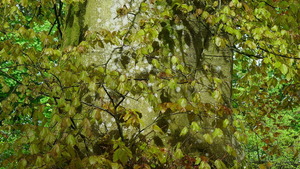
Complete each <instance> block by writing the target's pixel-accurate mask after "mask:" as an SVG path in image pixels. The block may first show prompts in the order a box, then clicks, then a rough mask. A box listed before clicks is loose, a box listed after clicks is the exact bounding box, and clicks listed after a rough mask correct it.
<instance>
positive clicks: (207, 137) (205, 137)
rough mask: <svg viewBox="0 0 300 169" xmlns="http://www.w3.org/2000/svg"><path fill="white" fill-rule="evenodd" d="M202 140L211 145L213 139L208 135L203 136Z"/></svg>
mask: <svg viewBox="0 0 300 169" xmlns="http://www.w3.org/2000/svg"><path fill="white" fill-rule="evenodd" d="M203 138H204V140H205V141H206V142H207V143H208V144H212V143H213V139H212V137H211V135H210V134H204V135H203Z"/></svg>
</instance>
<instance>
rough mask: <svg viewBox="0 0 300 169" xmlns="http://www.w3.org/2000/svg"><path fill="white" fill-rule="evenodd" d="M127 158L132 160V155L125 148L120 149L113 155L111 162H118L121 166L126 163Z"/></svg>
mask: <svg viewBox="0 0 300 169" xmlns="http://www.w3.org/2000/svg"><path fill="white" fill-rule="evenodd" d="M129 158H132V153H131V151H130V150H129V149H128V148H127V147H120V148H118V149H117V150H116V151H115V152H114V154H113V161H114V162H117V161H118V160H119V161H121V163H122V164H123V165H125V164H126V163H127V161H128V160H129Z"/></svg>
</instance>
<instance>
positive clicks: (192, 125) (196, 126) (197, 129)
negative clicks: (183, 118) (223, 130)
mask: <svg viewBox="0 0 300 169" xmlns="http://www.w3.org/2000/svg"><path fill="white" fill-rule="evenodd" d="M191 128H192V130H193V131H201V128H200V126H199V125H198V123H196V122H194V121H193V122H192V123H191Z"/></svg>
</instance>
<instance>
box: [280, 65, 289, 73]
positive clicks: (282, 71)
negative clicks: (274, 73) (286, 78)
mask: <svg viewBox="0 0 300 169" xmlns="http://www.w3.org/2000/svg"><path fill="white" fill-rule="evenodd" d="M280 71H281V73H282V74H284V75H286V74H287V72H288V67H287V66H286V65H285V64H281V66H280Z"/></svg>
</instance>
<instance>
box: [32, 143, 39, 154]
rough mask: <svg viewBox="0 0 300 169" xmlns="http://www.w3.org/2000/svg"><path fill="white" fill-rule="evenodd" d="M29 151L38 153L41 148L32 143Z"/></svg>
mask: <svg viewBox="0 0 300 169" xmlns="http://www.w3.org/2000/svg"><path fill="white" fill-rule="evenodd" d="M29 151H30V153H31V154H37V153H38V152H39V151H40V150H39V148H38V146H37V145H36V144H31V145H30V147H29Z"/></svg>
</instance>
